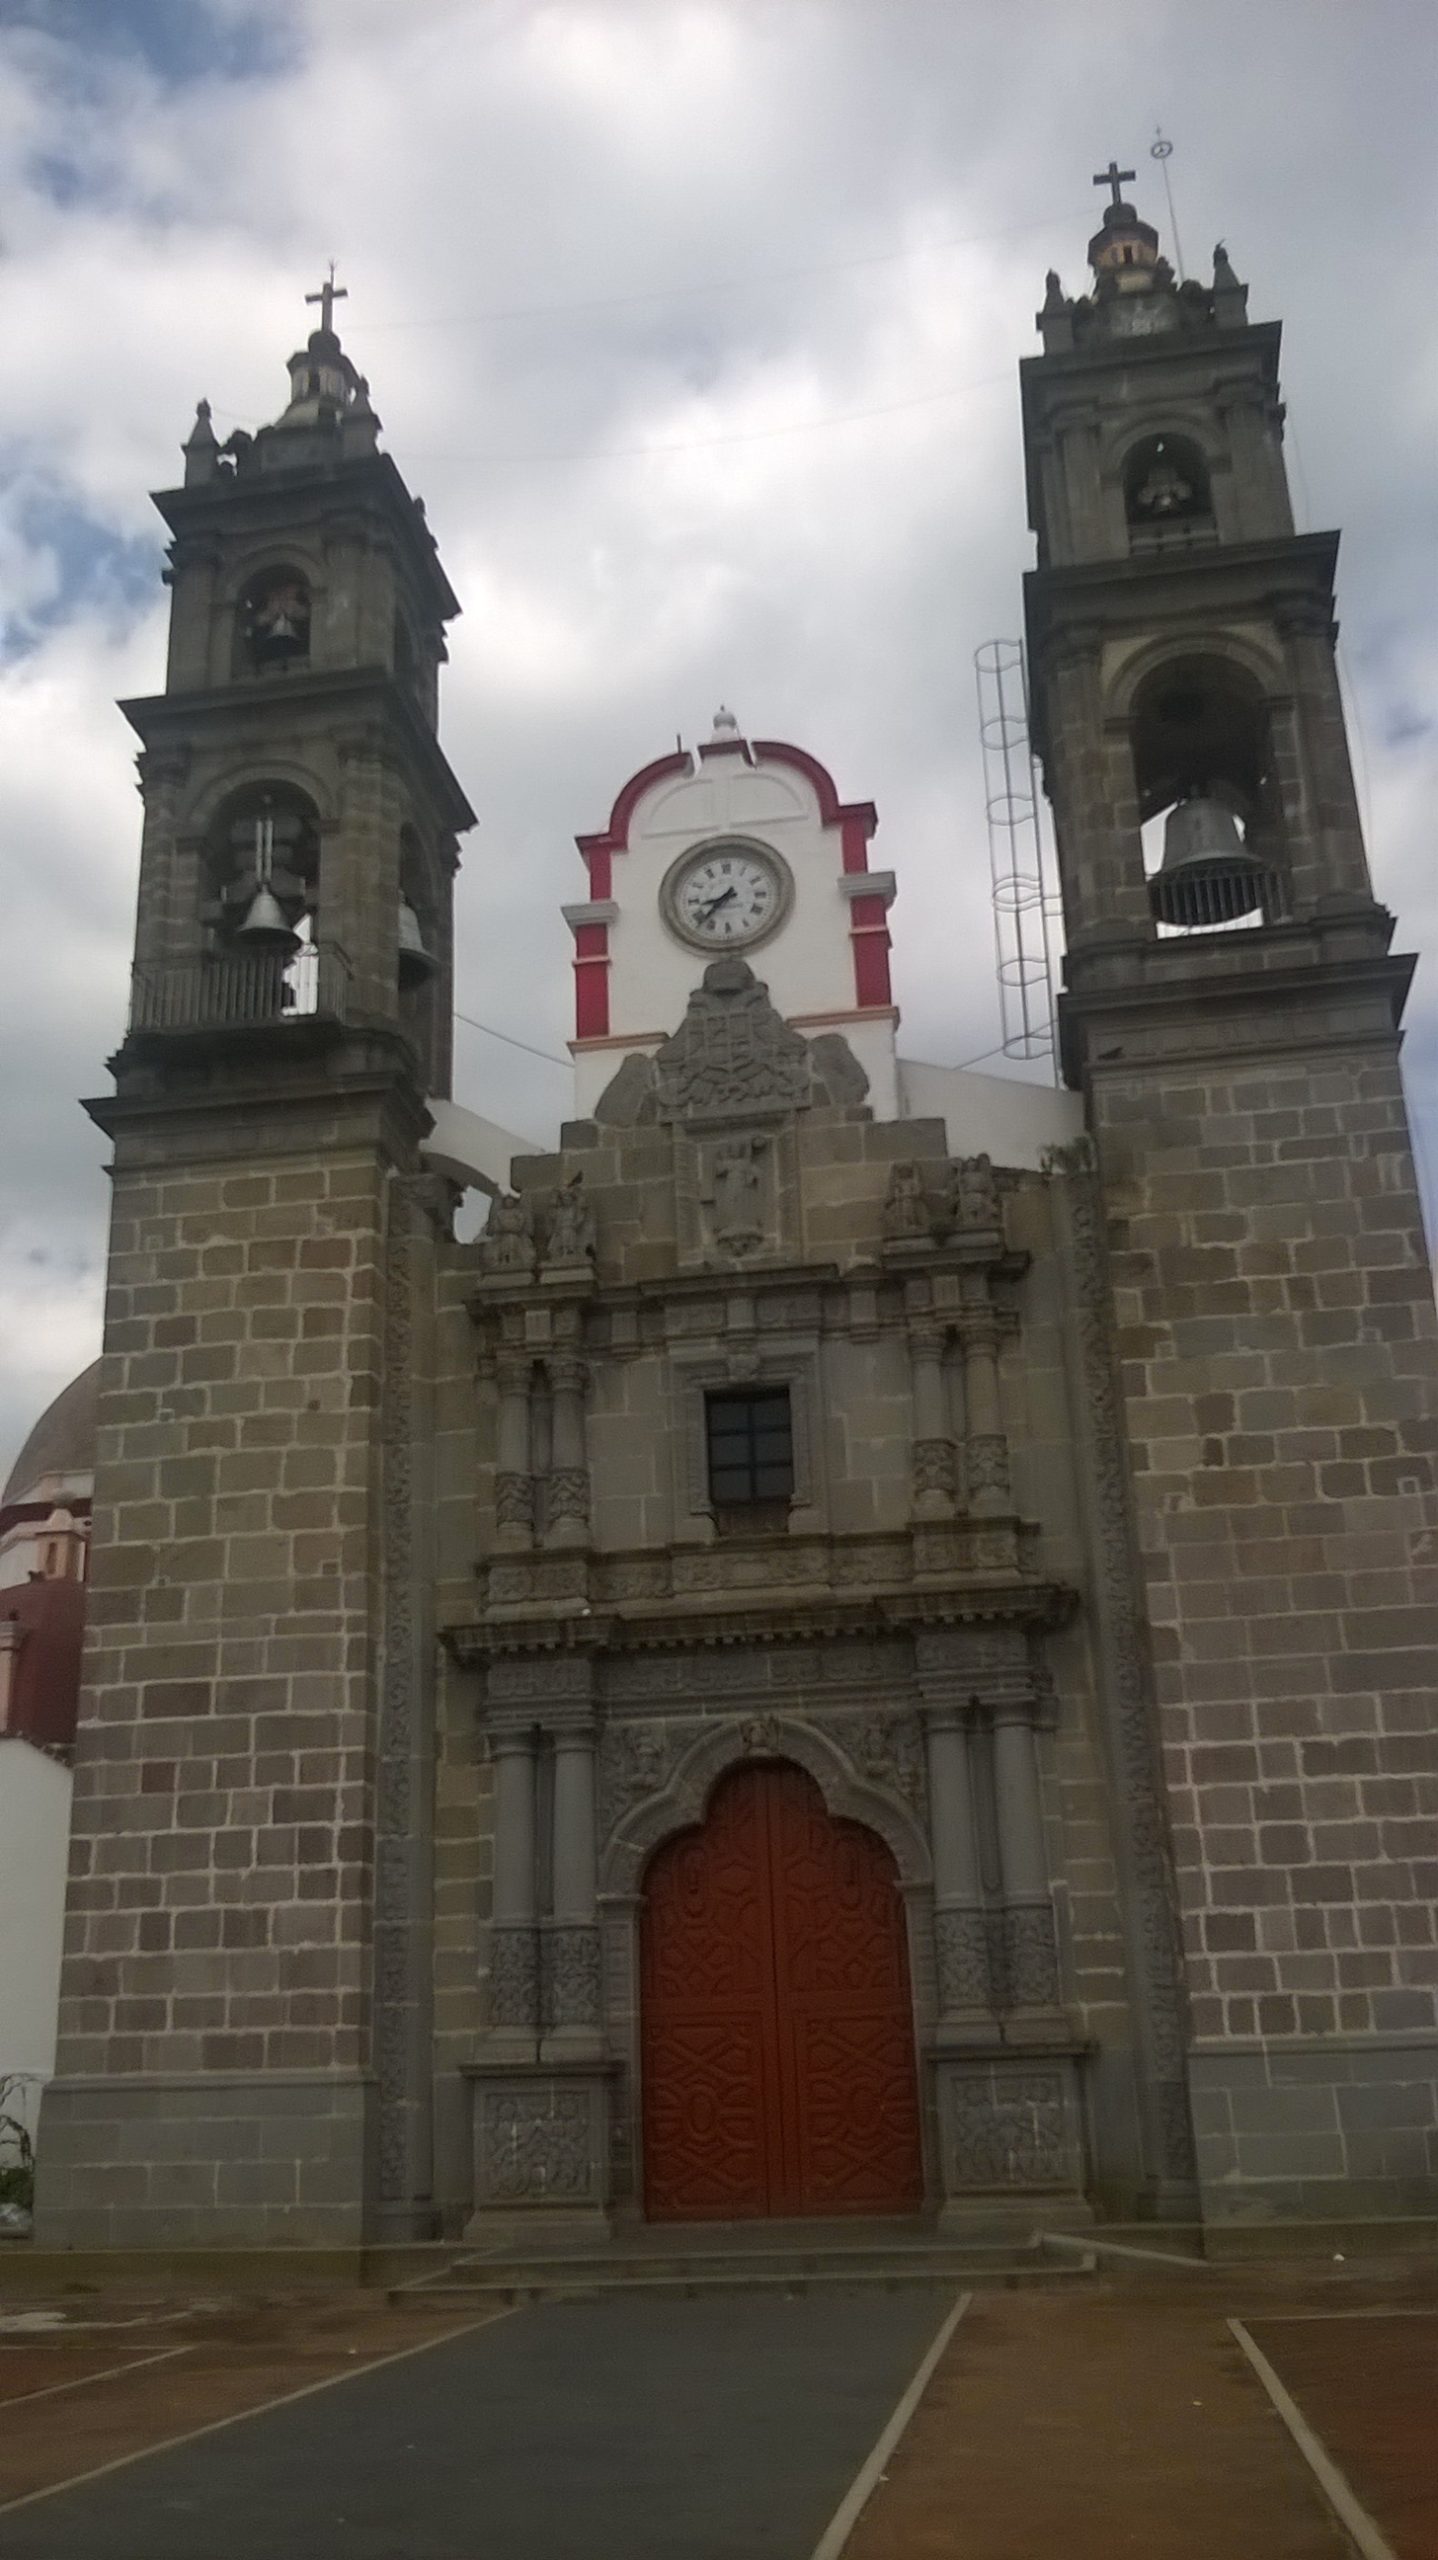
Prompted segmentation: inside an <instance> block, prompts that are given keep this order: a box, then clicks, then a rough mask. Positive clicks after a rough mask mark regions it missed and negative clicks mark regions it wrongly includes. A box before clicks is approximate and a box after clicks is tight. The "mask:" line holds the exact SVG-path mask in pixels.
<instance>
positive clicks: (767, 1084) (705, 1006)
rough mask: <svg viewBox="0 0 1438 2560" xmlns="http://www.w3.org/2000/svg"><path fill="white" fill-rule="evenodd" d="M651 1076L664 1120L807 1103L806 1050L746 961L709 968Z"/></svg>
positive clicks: (748, 1113) (726, 1116) (734, 1115)
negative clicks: (655, 1085)
mask: <svg viewBox="0 0 1438 2560" xmlns="http://www.w3.org/2000/svg"><path fill="white" fill-rule="evenodd" d="M654 1069H655V1079H656V1084H657V1089H658V1096H659V1105H660V1111H661V1115H662V1116H663V1117H664V1118H665V1119H669V1120H696V1119H697V1120H733V1119H747V1118H750V1117H752V1116H753V1115H754V1114H756V1113H770V1112H772V1113H777V1112H783V1111H801V1110H803V1109H804V1108H805V1107H806V1106H807V1104H808V1103H809V1101H810V1098H811V1075H810V1067H809V1047H808V1043H807V1041H806V1040H804V1039H803V1038H802V1037H801V1036H800V1034H799V1033H798V1032H797V1031H791V1030H790V1028H789V1025H788V1024H787V1022H785V1020H784V1018H783V1016H782V1014H780V1013H778V1012H777V1011H776V1010H775V1008H774V1006H773V1005H772V1004H771V1003H770V1001H769V990H768V988H767V987H766V986H764V985H762V984H761V982H760V981H759V980H758V979H757V978H756V977H755V975H754V972H753V970H752V969H751V968H750V966H749V964H748V962H747V960H739V959H725V960H711V961H710V963H709V966H708V968H707V969H706V970H705V972H704V975H703V978H702V980H701V981H700V984H699V985H698V986H697V987H696V988H695V990H694V992H693V994H692V995H691V996H690V999H689V1007H688V1011H687V1012H686V1014H685V1017H684V1020H683V1022H682V1023H681V1024H680V1026H679V1029H678V1030H677V1031H676V1032H675V1033H674V1034H673V1036H672V1037H671V1038H670V1039H668V1040H666V1041H665V1042H664V1043H663V1045H662V1047H661V1048H660V1049H659V1050H658V1051H657V1052H656V1054H655V1060H654Z"/></svg>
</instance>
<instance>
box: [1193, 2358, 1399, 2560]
mask: <svg viewBox="0 0 1438 2560" xmlns="http://www.w3.org/2000/svg"><path fill="white" fill-rule="evenodd" d="M1228 2325H1229V2327H1230V2329H1231V2330H1232V2331H1233V2334H1234V2336H1235V2338H1236V2339H1237V2340H1238V2343H1239V2345H1240V2347H1241V2348H1242V2349H1243V2352H1244V2354H1245V2355H1246V2356H1247V2358H1248V2361H1249V2363H1250V2364H1251V2365H1252V2367H1253V2370H1254V2372H1255V2373H1256V2374H1257V2376H1258V2379H1259V2381H1260V2382H1261V2383H1262V2385H1263V2388H1264V2390H1265V2391H1266V2392H1267V2394H1268V2397H1269V2399H1270V2400H1271V2401H1272V2403H1273V2405H1274V2407H1275V2409H1276V2410H1277V2411H1278V2414H1279V2416H1280V2418H1281V2419H1282V2420H1283V2423H1284V2425H1285V2426H1286V2427H1287V2429H1288V2432H1289V2434H1290V2435H1291V2436H1292V2438H1293V2441H1294V2443H1295V2444H1296V2445H1297V2447H1298V2450H1299V2452H1300V2453H1301V2454H1302V2456H1303V2459H1304V2461H1305V2462H1306V2463H1307V2465H1308V2468H1309V2470H1310V2471H1311V2472H1312V2474H1313V2477H1314V2479H1315V2480H1316V2481H1317V2483H1318V2486H1319V2488H1320V2489H1321V2490H1322V2491H1323V2494H1324V2496H1325V2498H1326V2499H1327V2500H1328V2503H1329V2505H1330V2507H1331V2508H1332V2509H1333V2512H1334V2514H1335V2515H1336V2516H1337V2518H1338V2521H1339V2523H1340V2524H1341V2525H1342V2527H1343V2530H1344V2532H1345V2533H1346V2534H1347V2536H1348V2538H1349V2540H1350V2542H1351V2543H1352V2544H1353V2547H1354V2549H1355V2551H1357V2552H1358V2553H1359V2555H1360V2560H1398V2554H1397V2552H1396V2551H1395V2550H1394V2548H1393V2545H1392V2543H1391V2542H1389V2541H1387V2540H1386V2539H1385V2537H1384V2535H1382V2534H1381V2533H1380V2532H1379V2530H1378V2527H1377V2525H1376V2524H1375V2523H1374V2521H1373V2518H1372V2517H1371V2515H1370V2514H1369V2513H1368V2510H1367V2508H1366V2507H1360V2505H1359V2503H1358V2500H1357V2499H1356V2498H1355V2496H1354V2495H1353V2492H1352V2490H1351V2489H1350V2488H1349V2486H1348V2483H1347V2481H1346V2480H1345V2479H1344V2477H1343V2474H1342V2472H1341V2471H1340V2470H1339V2468H1338V2465H1337V2463H1336V2462H1335V2461H1334V2460H1333V2458H1332V2456H1331V2454H1329V2453H1328V2452H1326V2451H1325V2449H1324V2447H1323V2445H1322V2444H1321V2443H1320V2442H1319V2440H1318V2438H1317V2436H1316V2435H1315V2434H1314V2432H1313V2429H1312V2428H1311V2427H1310V2425H1309V2423H1308V2420H1307V2419H1306V2418H1305V2416H1304V2414H1303V2412H1302V2410H1301V2409H1300V2408H1299V2406H1298V2403H1297V2401H1296V2400H1295V2399H1293V2398H1292V2397H1291V2395H1290V2394H1289V2393H1288V2392H1287V2391H1285V2390H1284V2387H1283V2385H1282V2383H1281V2382H1280V2381H1279V2379H1278V2376H1277V2374H1276V2373H1275V2372H1274V2370H1273V2367H1272V2365H1271V2364H1270V2363H1269V2361H1268V2358H1267V2356H1266V2355H1265V2354H1264V2352H1263V2349H1262V2348H1261V2347H1259V2346H1257V2345H1255V2343H1254V2341H1253V2339H1252V2338H1251V2337H1250V2336H1249V2334H1248V2331H1247V2330H1246V2329H1245V2327H1244V2325H1243V2322H1242V2321H1241V2320H1230V2322H1229V2324H1228Z"/></svg>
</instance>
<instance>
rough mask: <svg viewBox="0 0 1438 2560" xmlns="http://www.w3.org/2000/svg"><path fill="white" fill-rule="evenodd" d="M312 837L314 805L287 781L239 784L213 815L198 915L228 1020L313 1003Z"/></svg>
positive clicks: (315, 871) (315, 832) (315, 862)
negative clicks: (208, 888)
mask: <svg viewBox="0 0 1438 2560" xmlns="http://www.w3.org/2000/svg"><path fill="white" fill-rule="evenodd" d="M319 842H320V839H319V823H318V818H317V814H316V811H315V809H314V808H313V806H312V804H311V803H310V802H309V801H308V800H307V799H306V798H305V796H304V794H303V793H302V792H299V791H297V790H295V789H294V787H293V786H292V785H291V784H287V783H265V782H257V783H254V784H251V785H248V786H247V787H246V788H245V789H244V790H243V791H240V792H237V793H235V794H234V796H233V797H232V798H231V799H230V800H228V801H227V802H226V803H225V806H224V807H223V809H222V810H221V811H220V812H219V814H218V816H217V818H216V821H215V824H214V827H213V828H212V830H211V836H210V848H209V868H210V875H211V883H212V892H213V894H212V896H211V899H210V902H209V906H208V910H207V920H208V922H209V924H210V927H211V935H212V958H213V961H214V962H216V963H221V964H223V973H224V985H225V986H228V988H229V1003H230V1005H231V1007H232V1009H233V1011H234V1017H235V1019H237V1020H239V1019H246V1018H253V1019H261V1020H263V1019H272V1018H273V1019H280V1018H283V1017H284V1016H286V1015H291V1014H303V1013H313V1012H314V1011H315V1010H316V1007H317V1004H318V1001H319V947H318V891H319ZM222 993H223V988H222V984H221V979H220V978H219V977H218V976H217V977H216V982H215V994H216V999H217V1001H218V999H219V998H220V996H221V994H222Z"/></svg>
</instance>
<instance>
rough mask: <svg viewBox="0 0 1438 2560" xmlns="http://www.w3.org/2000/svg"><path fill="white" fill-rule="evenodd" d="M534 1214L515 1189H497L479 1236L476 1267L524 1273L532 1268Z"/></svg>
mask: <svg viewBox="0 0 1438 2560" xmlns="http://www.w3.org/2000/svg"><path fill="white" fill-rule="evenodd" d="M534 1260H535V1246H534V1216H533V1212H532V1210H531V1208H530V1205H529V1202H528V1201H527V1200H525V1199H523V1198H522V1197H521V1195H520V1194H519V1193H518V1192H517V1191H504V1192H501V1193H500V1195H499V1197H498V1198H497V1199H496V1200H495V1201H494V1202H493V1203H492V1205H491V1208H490V1212H489V1222H488V1224H487V1226H486V1227H485V1230H484V1233H483V1235H482V1236H481V1237H480V1239H479V1263H480V1269H481V1270H482V1271H485V1272H491V1271H511V1272H519V1273H524V1274H528V1273H530V1272H532V1271H533V1269H534Z"/></svg>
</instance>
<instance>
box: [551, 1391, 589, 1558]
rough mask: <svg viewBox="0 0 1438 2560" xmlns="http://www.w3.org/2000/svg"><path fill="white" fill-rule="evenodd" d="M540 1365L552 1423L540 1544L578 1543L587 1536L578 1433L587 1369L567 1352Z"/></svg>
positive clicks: (585, 1480) (585, 1475) (585, 1470)
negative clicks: (545, 1379)
mask: <svg viewBox="0 0 1438 2560" xmlns="http://www.w3.org/2000/svg"><path fill="white" fill-rule="evenodd" d="M546 1366H547V1371H548V1377H549V1392H550V1398H551V1404H552V1411H553V1421H552V1424H551V1438H550V1463H549V1478H548V1483H547V1485H546V1488H545V1512H546V1526H545V1544H546V1545H547V1546H551V1547H582V1546H585V1545H587V1543H588V1539H589V1457H588V1451H587V1449H586V1446H585V1434H584V1390H585V1386H586V1384H587V1380H588V1372H587V1370H586V1368H585V1364H584V1362H583V1361H582V1360H580V1359H577V1358H576V1357H574V1356H573V1355H572V1354H570V1353H557V1354H556V1355H555V1356H554V1357H553V1358H552V1359H551V1360H549V1361H548V1362H547V1364H546Z"/></svg>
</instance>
